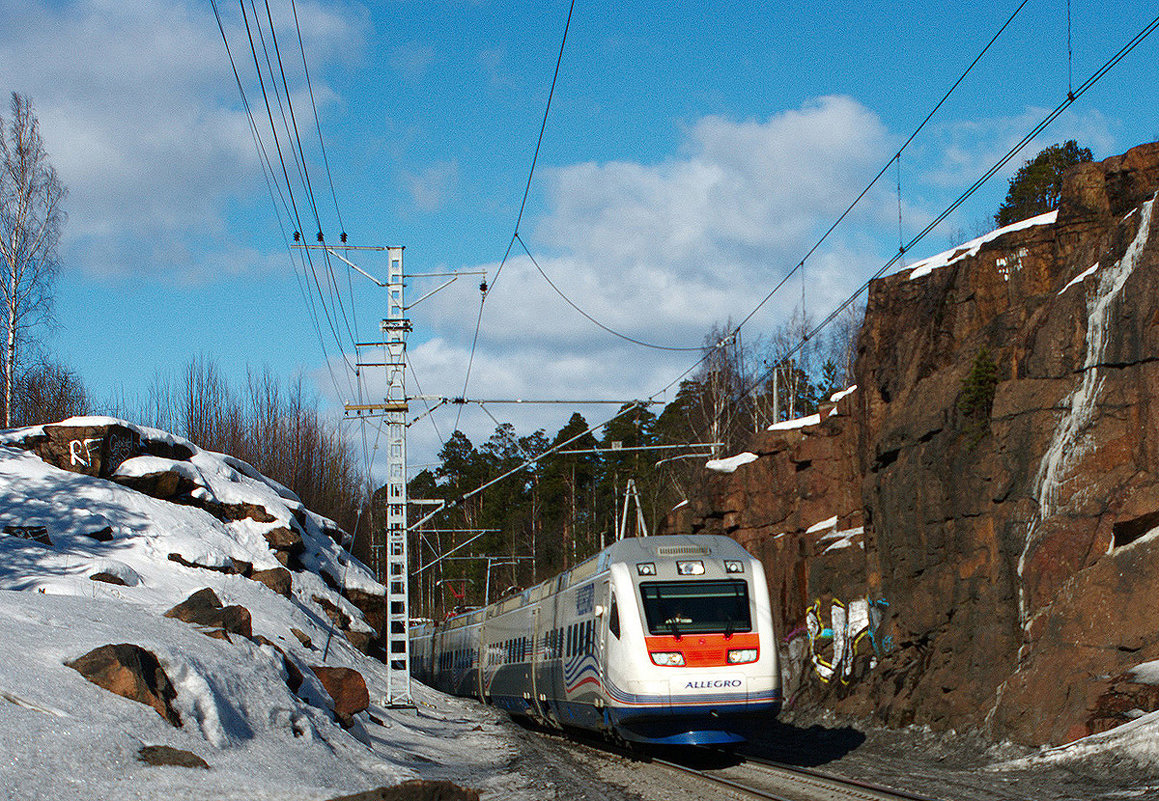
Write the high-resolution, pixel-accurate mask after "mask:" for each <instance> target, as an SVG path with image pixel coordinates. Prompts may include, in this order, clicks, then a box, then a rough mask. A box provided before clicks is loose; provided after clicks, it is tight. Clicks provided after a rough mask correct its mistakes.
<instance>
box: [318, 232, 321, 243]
mask: <svg viewBox="0 0 1159 801" xmlns="http://www.w3.org/2000/svg"><path fill="white" fill-rule="evenodd" d="M318 241H319V242H321V241H322V232H321V231H319V232H318Z"/></svg>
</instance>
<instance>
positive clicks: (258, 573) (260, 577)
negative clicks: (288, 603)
mask: <svg viewBox="0 0 1159 801" xmlns="http://www.w3.org/2000/svg"><path fill="white" fill-rule="evenodd" d="M249 578H251V579H253V580H254V581H257V582H259V583H261V584H265V585H266V586H267V587H269V588H270V589H271V590H273V591H274V592H276V593H277V594H278V595H282V596H285V597H286V598H289V597H291V596H292V594H293V587H294V577H293V575H291V573H290V571H289V570H286V568H284V567H273V568H270V569H269V570H255V571H253V572H252V573H250V574H249Z"/></svg>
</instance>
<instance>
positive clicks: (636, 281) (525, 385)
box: [409, 97, 897, 463]
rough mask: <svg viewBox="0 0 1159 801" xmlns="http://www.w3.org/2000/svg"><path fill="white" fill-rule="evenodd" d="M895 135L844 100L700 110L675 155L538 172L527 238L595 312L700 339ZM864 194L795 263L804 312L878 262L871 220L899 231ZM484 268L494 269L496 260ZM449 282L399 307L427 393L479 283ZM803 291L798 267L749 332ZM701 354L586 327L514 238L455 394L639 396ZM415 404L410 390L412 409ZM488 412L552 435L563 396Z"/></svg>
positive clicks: (469, 427)
mask: <svg viewBox="0 0 1159 801" xmlns="http://www.w3.org/2000/svg"><path fill="white" fill-rule="evenodd" d="M895 146H896V145H895V144H893V142H892V137H891V135H890V134H889V132H888V131H887V130H886V129H885V127H884V125H883V124H882V122H881V121H880V119H879V118H878V117H877V116H876V115H875V114H874V113H873V112H871V111H870V110H869V109H867V108H865V107H864V106H862V105H860V104H858V103H857V102H856V101H854V100H852V99H850V98H844V97H827V98H821V99H819V100H816V101H814V102H810V103H808V104H806V105H804V106H803V107H801V108H800V109H795V110H792V111H788V112H784V113H782V114H778V115H774V116H772V117H770V118H769V119H768V120H765V121H761V122H756V121H744V122H736V121H730V120H727V119H724V118H722V117H707V118H704V119H702V120H700V121H698V122H697V123H695V124H694V125H692V126H691V127H690V128H689V129H688V131H687V136H686V142H685V143H684V147H683V150H682V151H681V154H680V155H678V156H675V157H672V158H670V159H668V160H666V161H664V162H662V163H659V164H655V165H646V164H636V163H629V162H610V163H606V164H594V163H585V164H576V165H571V166H565V167H558V168H555V169H553V170H546V169H545V170H544V171H543V173H542V175H543V176H544V177H545V179H546V182H547V212H546V213H545V216H544V217H543V218H542V219H540V220H539V221H538V223H537V224H536V225H535V227H534V236H530V237H528V241H529V246H530V248H531V250H532V254H533V255H534V257H535V260H536V261H537V262H538V264H539V265H540V267H542V269H543V271H544V272H545V273H547V274H548V275H549V276H550V277H551V278H552V280H553V281H554V282H555V283H556V284H557V285H558V286H559V287H560V289H561V290H562V291H564V292H565V293H566V294H567V295H568V297H569V298H571V300H572V301H573V302H574V303H576V304H577V305H579V306H580V307H581V308H583V309H584V311H586V312H587V313H588V314H590V315H591V316H593V317H595V318H596V319H597V320H599V321H600V322H602V323H603V324H604V325H606V326H608V327H610V328H613V329H615V330H616V331H619V332H621V333H623V334H626V335H628V336H631V337H634V338H637V339H641V340H644V341H647V342H651V343H656V344H662V345H669V346H685V347H692V348H697V347H699V346H700V345H701V344H702V343H703V340H704V337H705V335H706V333H707V332H708V331H709V330H710V329H711V328H712V327H713V326H714V325H721V324H723V323H724V322H725V321H727V320H729V319H730V318H731V319H732V320H733V321H734V322H735V321H737V320H739V319H740V318H741V317H743V316H744V315H745V314H747V313H748V312H749V311H750V310H751V309H752V308H753V307H754V306H755V305H756V303H757V302H758V301H759V300H760V299H761V298H762V297H763V296H764V295H765V294H766V293H767V292H768V291H769V290H770V289H771V288H772V286H773V285H775V284H776V283H777V282H778V281H779V280H780V279H781V278H782V277H783V276H784V275H785V274H786V273H787V272H788V271H789V270H790V269H791V268H792V267H793V266H794V265H795V264H796V263H797V262H798V261H800V259H801V258H802V256H804V254H805V253H806V251H807V250H808V249H809V247H810V246H811V245H812V244H813V243H814V242H815V241H816V238H817V237H818V236H819V235H820V234H821V233H822V232H823V231H824V229H825V228H826V227H828V224H829V223H831V222H832V221H833V219H835V218H836V216H837V215H838V214H840V213H841V211H843V210H844V208H845V207H846V206H847V205H848V203H849V202H850V201H851V200H852V199H853V198H854V197H856V196H857V194H858V193H859V192H860V191H861V189H862V188H863V187H864V185H865V183H866V182H867V181H868V180H869V178H871V177H872V176H873V174H875V173H876V171H877V169H879V168H880V166H881V164H882V163H884V161H885V160H886V159H888V158H889V156H890V153H891V150H892V148H893V147H895ZM867 201H868V202H867V203H866V205H865V207H864V209H862V208H860V207H859V209H858V211H857V212H856V213H855V214H853V215H851V217H850V225H849V226H848V229H847V230H844V229H843V231H842V233H841V234H840V235H835V236H834V237H833V239H832V240H831V242H829V243H828V244H827V245H826V247H825V248H823V249H822V250H821V251H818V253H817V254H815V255H814V256H813V257H812V258H811V259H810V260H809V262H808V265H807V268H806V270H805V271H804V280H805V283H806V302H807V304H808V307H809V312H810V314H811V316H812V317H813V318H814V319H820V318H821V317H823V316H824V315H825V314H827V313H828V312H829V310H831V309H832V308H833V307H835V306H836V305H837V304H838V303H839V302H840V301H841V300H843V299H844V298H845V296H846V295H847V294H848V293H849V292H850V291H851V290H852V289H854V288H856V287H857V286H858V285H860V283H861V282H862V281H863V280H864V278H865V277H866V276H867V275H868V274H869V273H870V272H872V269H873V268H875V267H877V266H880V263H881V262H880V260H879V259H878V258H877V257H876V255H875V254H876V253H877V251H878V248H879V243H878V242H877V236H878V234H879V233H880V229H881V228H882V224H883V223H889V224H891V225H893V226H894V229H893V230H896V219H897V217H896V215H897V207H896V199H895V198H893V197H891V196H888V194H886V195H877V194H875V195H872V196H871V197H869V198H867ZM886 230H887V231H888V230H890V229H889V228H886ZM523 235H524V236H527V234H526V233H524V234H523ZM482 267H483V268H485V269H486V270H487V271H488V275H489V276H491V277H492V278H493V277H494V275H495V270H496V268H497V267H498V265H497V264H494V263H493V264H488V265H483V266H482ZM461 284H462V282H460V284H456V285H455V286H454V287H452V288H448V289H447V290H444V291H443V292H441V293H440V294H438V295H435V296H434V297H432V298H431V299H430V300H428V301H425V302H424V303H423V304H422V305H420V306H419V307H417V308H416V309H415V310H414V312H413V315H414V317H415V329H416V332H418V333H416V334H415V341H416V342H417V343H418V344H416V345H414V346H413V347H412V348H411V351H410V356H411V363H412V364H413V365H414V369H415V371H416V373H417V378H418V383H419V384H421V387H422V389H423V390H424V391H425V392H427V393H431V394H440V395H450V396H455V395H459V394H461V392H462V387H463V379H464V376H465V374H466V369H467V363H468V359H469V358H470V344H471V341H472V338H473V335H474V330H475V322H476V319H477V313H478V308H479V307H478V297H479V296H478V294H477V292H474V291H473V290H472V289H471V286H472V285H471V284H468V288H467V289H463V288H462V286H461ZM409 291H410V292H411V293H412V296H413V295H414V294H416V293H419V292H421V291H424V290H422V289H420V288H419V287H417V286H414V285H412V286H411V288H410V290H409ZM800 301H801V285H800V280H799V279H797V278H794V280H793V281H791V282H790V284H789V285H788V286H786V287H785V289H784V290H783V291H782V292H781V293H778V295H777V296H776V297H775V298H774V300H773V301H772V302H771V303H770V304H769V306H768V309H767V310H765V311H764V312H762V314H761V315H759V316H758V317H756V318H754V320H753V322H752V323H751V324H750V328H749V329H748V330H749V334H750V335H754V336H755V335H756V334H759V333H761V332H762V331H767V330H768V329H770V328H772V327H775V326H777V325H779V324H780V323H782V322H783V321H784V320H786V319H787V318H788V317H789V316H790V314H791V313H792V310H793V308H794V307H795V306H798V305H799V304H800ZM699 357H700V353H699V352H698V351H694V352H670V351H659V350H650V349H645V348H641V347H639V346H636V345H632V344H629V343H627V342H625V341H623V340H621V339H617V338H616V337H614V336H612V335H610V334H608V333H607V332H605V331H602V330H600V329H599V328H598V327H596V326H594V325H593V324H592V323H591V322H589V321H588V320H586V319H584V317H583V316H581V315H580V314H579V313H577V312H576V311H575V310H574V309H572V308H571V307H570V306H569V305H568V304H567V303H566V302H565V301H564V300H562V299H561V298H560V297H559V296H558V295H557V294H556V292H555V291H554V290H553V289H552V288H551V287H550V286H549V285H548V283H547V282H546V281H545V280H544V279H543V278H542V277H541V276H540V275H539V272H538V271H537V269H536V267H535V266H534V264H533V263H532V261H531V259H529V258H528V257H527V256H526V255H525V254H524V253H523V252H522V250H521V248H520V246H519V244H518V243H516V245H515V247H514V249H513V251H512V255H511V257H510V258H509V259H508V261H507V263H506V264H505V266H504V267H503V271H502V274H501V275H500V276H499V278H498V280H497V281H495V282H494V283H493V286H492V289H491V292H490V294H489V295H488V299H487V301H486V306H485V309H484V314H483V322H482V327H481V330H480V336H479V344H478V347H477V349H476V352H475V356H474V361H473V363H472V366H471V381H470V386H469V388H468V395H469V396H470V397H473V398H519V397H522V398H609V399H619V400H626V399H631V398H640V397H646V396H649V395H651V394H652V393H655V392H657V391H658V390H660V389H661V388H662V387H664V386H665V385H667V384H669V383H670V382H672V381H673V380H674V379H676V378H677V377H678V376H679V375H680V374H681V373H682V372H683V371H684V370H685V369H686V368H688V367H689V366H690V365H691V364H692V363H694V362H695V361H696V360H697V359H698V358H699ZM411 389H412V390H413V391H417V390H415V385H413V384H412V385H411ZM661 399H662V400H665V401H667V400H671V399H672V393H671V392H670V393H669V394H668V395H667V396H666V397H662V398H661ZM576 408H577V409H579V410H580V411H581V412H582V413H583V414H584V415H585V417H586V418H587V419H588V421H589V422H593V423H594V422H597V421H599V420H603V419H607V418H608V417H610V416H612V415H613V414H614V413H615V407H609V406H587V407H576ZM421 411H422V406H421V405H418V404H416V406H415V409H414V410H412V416H413V415H414V414H418V413H420V412H421ZM490 411H491V413H492V414H493V415H494V416H495V417H496V418H497V419H498V420H499V421H501V422H513V423H514V424H515V425H516V427H517V430H518V431H519V433H520V434H527V433H530V432H531V431H533V430H535V429H536V428H540V427H542V428H545V429H546V430H547V431H548V434H549V435H550V434H553V433H554V432H555V431H557V430H558V429H559V428H560V427H561V426H562V425H563V424H564V423H566V422H567V419H568V417H569V416H570V415H571V413H572V411H574V409H571V408H566V407H565V408H560V407H553V406H495V407H493V408H490ZM456 416H458V408H457V407H452V408H450V409H441V410H440V411H439V412H437V413H436V414H435V415H433V417H434V420H435V422H436V423H437V424H438V426H439V430H440V433H441V435H442V436H443V437H444V438H445V437H446V436H448V435H449V434H450V433H451V430H452V429H453V428H454V425H455V419H456ZM494 426H495V421H494V420H492V419H491V418H490V417H488V416H487V415H486V413H484V412H481V411H479V410H478V408H477V407H466V408H465V409H463V411H462V415H461V419H460V427H461V428H462V429H463V430H464V431H465V433H467V435H468V436H469V437H471V439H472V441H474V442H476V443H478V442H480V441H483V440H485V439H486V438H487V436H489V434H490V432H491V431H492V430H493V429H494ZM411 433H412V437H414V444H413V445H412V454H413V456H414V460H415V461H416V463H423V462H426V461H430V460H431V459H433V457H434V454H435V453H437V450H438V443H437V439H436V436H435V433H434V427H433V426H432V425H431V424H430V423H428V422H427V421H425V420H424V421H423V422H421V423H420V424H418V425H416V426H414V427H413V428H412V432H411Z"/></svg>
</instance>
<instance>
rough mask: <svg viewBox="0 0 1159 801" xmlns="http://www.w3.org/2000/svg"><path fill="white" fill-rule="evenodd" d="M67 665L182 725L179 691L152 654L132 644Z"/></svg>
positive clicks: (107, 647)
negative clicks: (177, 705)
mask: <svg viewBox="0 0 1159 801" xmlns="http://www.w3.org/2000/svg"><path fill="white" fill-rule="evenodd" d="M65 664H66V665H68V666H69V667H70V668H72V669H73V670H75V671H77V672H78V673H80V674H81V675H82V676H84V677H85V678H86V679H88V680H89V681H91V682H92V683H93V684H96V685H97V686H98V687H103V688H104V689H106V690H108V691H109V692H113V693H116V694H117V695H120V696H123V697H124V698H128V699H130V700H133V701H136V702H138V703H141V704H145V705H146V706H151V707H152V708H153V709H154V710H156V712H157V714H158V715H160V716H161V717H163V718H164V719H165V720H166V721H168V722H169V723H171V724H172V725H174V726H180V725H181V716H180V715H179V714H178V713H177V710H176V709H174V708H173V700H174V699H175V698H176V697H177V690H176V689H174V687H173V683H172V682H170V681H169V677H168V676H167V675H165V671H164V670H163V669H162V667H161V663H160V662H159V661H158V660H157V657H156V656H155V655H154V654H153V653H152V652H150V651H146V650H145V649H144V648H141V647H140V646H137V645H132V644H130V643H122V644H120V645H102V646H101V647H100V648H96V649H94V650H92V651H89V652H88V653H87V654H85V655H84V656H82V657H79V658H78V659H74V660H73V661H72V662H66V663H65Z"/></svg>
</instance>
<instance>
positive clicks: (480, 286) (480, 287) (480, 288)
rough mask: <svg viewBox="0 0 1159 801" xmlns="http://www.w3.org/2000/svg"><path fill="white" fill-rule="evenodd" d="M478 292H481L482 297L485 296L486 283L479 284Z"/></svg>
mask: <svg viewBox="0 0 1159 801" xmlns="http://www.w3.org/2000/svg"><path fill="white" fill-rule="evenodd" d="M479 291H480V292H482V293H483V294H484V295H486V294H487V282H486V281H484V282H482V283H481V284H479Z"/></svg>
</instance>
